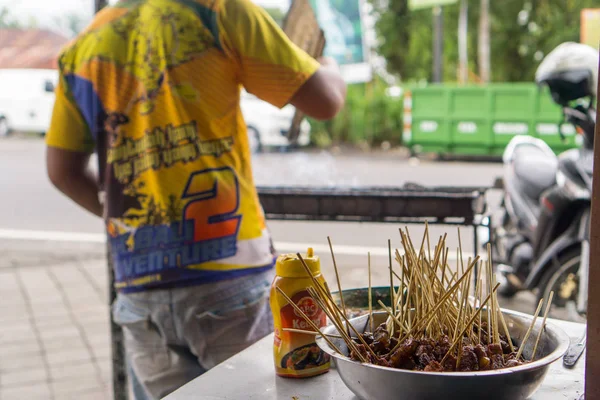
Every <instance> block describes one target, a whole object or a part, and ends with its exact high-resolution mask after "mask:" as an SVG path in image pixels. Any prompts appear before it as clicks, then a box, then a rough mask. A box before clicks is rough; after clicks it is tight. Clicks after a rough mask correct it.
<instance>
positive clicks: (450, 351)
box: [280, 225, 552, 371]
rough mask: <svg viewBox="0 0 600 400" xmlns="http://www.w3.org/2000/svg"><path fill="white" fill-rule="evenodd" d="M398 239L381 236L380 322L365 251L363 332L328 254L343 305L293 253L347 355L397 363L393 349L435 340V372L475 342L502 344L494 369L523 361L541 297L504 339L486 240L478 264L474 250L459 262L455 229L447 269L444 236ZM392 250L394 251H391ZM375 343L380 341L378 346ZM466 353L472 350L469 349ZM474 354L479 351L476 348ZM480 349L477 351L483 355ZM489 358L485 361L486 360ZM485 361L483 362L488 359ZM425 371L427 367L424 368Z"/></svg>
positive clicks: (455, 363)
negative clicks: (518, 336) (384, 264)
mask: <svg viewBox="0 0 600 400" xmlns="http://www.w3.org/2000/svg"><path fill="white" fill-rule="evenodd" d="M328 239H329V238H328ZM400 239H401V244H402V249H403V252H402V253H401V252H400V251H399V250H395V252H392V246H391V241H388V248H389V266H388V268H389V276H390V298H391V303H390V306H386V305H385V304H383V303H382V302H381V301H379V305H380V306H381V308H382V309H383V310H384V311H385V313H386V314H387V319H386V321H385V323H383V324H381V325H380V326H379V327H375V326H374V322H373V314H372V312H373V311H372V304H371V298H372V296H371V262H370V255H369V264H368V268H369V269H368V272H369V322H368V325H367V326H368V328H370V332H369V333H364V332H358V331H357V330H356V329H355V328H354V327H353V326H352V324H350V323H349V321H348V317H347V314H346V309H345V308H346V307H345V304H344V300H343V294H342V290H341V284H340V279H339V275H338V268H337V265H336V264H335V257H333V259H334V266H335V273H336V278H337V279H336V281H337V282H336V283H337V285H338V290H339V295H340V303H341V305H342V308H340V307H338V305H337V304H336V302H335V301H334V299H333V297H332V295H331V292H330V291H329V288H328V287H327V284H324V285H322V284H321V283H319V282H318V281H317V280H316V279H315V278H314V277H313V276H312V274H311V272H310V269H309V268H308V266H307V265H306V264H305V263H304V260H303V259H302V256H301V255H300V254H298V257H299V259H300V260H301V262H302V264H303V265H304V267H305V269H306V272H307V274H308V276H310V277H311V278H312V283H313V287H310V288H308V289H307V290H308V291H309V293H310V295H311V296H312V297H313V298H314V300H315V301H316V303H317V304H318V305H319V307H321V308H322V309H323V311H324V312H325V314H327V317H328V318H329V320H330V321H331V323H332V324H334V325H335V327H336V328H337V331H338V333H339V336H340V337H341V338H342V339H343V340H344V342H345V344H346V345H347V347H348V349H349V351H350V355H351V357H352V358H354V359H356V360H358V361H360V362H363V363H375V364H378V365H385V366H394V367H397V368H402V367H398V365H391V364H390V363H391V362H392V360H393V359H395V358H394V356H395V355H397V354H398V353H402V352H403V351H405V349H404V348H405V347H406V346H407V343H410V346H413V351H414V347H415V345H414V343H418V344H419V345H421V344H428V345H430V346H434V345H435V343H444V345H443V346H442V347H441V349H442V350H441V351H443V354H441V355H440V354H439V351H438V350H436V351H438V357H437V360H433V359H432V360H433V361H434V362H433V363H432V364H431V365H433V366H434V367H432V368H438V367H436V366H439V368H441V369H439V370H449V368H448V363H449V362H450V363H451V364H452V366H451V368H452V370H456V371H459V370H465V369H461V368H462V367H461V366H462V365H463V364H464V362H463V364H461V359H462V358H463V356H464V357H466V358H468V357H471V358H472V357H473V356H472V354H468V353H469V349H475V346H479V347H478V348H484V347H483V346H486V347H485V348H486V349H487V348H490V346H495V347H494V348H495V349H504V351H503V352H502V350H500V356H501V358H502V354H503V353H504V355H506V356H504V363H505V362H506V360H507V359H508V358H507V356H508V355H511V356H510V359H511V360H512V364H510V363H509V364H508V365H504V364H503V361H500V362H499V363H498V362H497V363H496V367H495V368H501V367H499V366H498V365H503V366H502V367H505V366H516V365H517V364H516V363H523V362H524V361H525V360H523V359H522V351H523V345H524V344H525V343H526V342H527V340H528V339H529V336H530V334H531V332H532V329H533V327H534V324H535V322H536V319H537V317H538V315H539V313H540V311H541V306H542V303H541V302H540V305H539V307H538V310H537V313H536V315H535V317H534V319H533V322H532V324H531V326H530V327H529V330H528V332H527V334H526V335H525V337H524V339H523V342H522V343H521V346H520V348H517V347H516V345H515V344H514V343H513V341H512V339H511V336H510V332H509V330H508V326H507V324H506V321H505V320H504V316H503V314H502V312H501V311H500V307H499V304H498V298H497V295H496V291H497V289H498V287H499V284H498V283H496V281H495V277H494V274H493V272H492V262H491V247H490V246H489V245H488V254H487V262H485V263H484V262H483V261H482V260H480V258H479V256H476V257H475V258H474V259H468V260H466V262H465V260H464V259H463V257H462V244H461V241H460V231H459V248H458V249H457V250H456V251H457V257H456V258H457V265H456V266H455V268H454V270H455V271H456V272H452V268H451V267H450V265H448V257H449V254H450V250H449V249H448V247H447V246H446V235H444V236H442V237H440V238H439V240H438V242H437V244H436V245H435V247H434V248H433V251H432V249H431V246H430V240H429V228H428V226H427V225H426V227H425V234H424V236H423V238H422V240H421V243H420V244H419V246H418V247H415V246H414V244H413V241H412V239H411V237H410V234H409V232H408V229H406V230H405V231H403V230H400ZM329 245H330V249H331V252H332V256H333V246H332V245H331V240H329ZM393 253H394V257H392V255H393ZM393 259H395V265H394V264H393V263H392V260H393ZM475 271H478V272H479V273H478V274H477V275H475V276H477V281H476V282H474V283H473V281H474V279H473V275H474V272H475ZM395 281H397V282H395ZM395 287H398V290H395ZM280 293H281V294H282V295H284V297H286V299H287V300H288V302H289V303H290V304H292V306H294V304H293V302H292V301H291V299H289V298H288V297H287V296H285V293H283V292H281V291H280ZM551 301H552V299H551V298H550V301H549V302H548V306H547V307H546V310H545V315H544V322H543V324H544V325H545V322H546V317H547V314H548V311H549V309H550V304H551ZM296 311H298V312H300V313H301V315H302V316H303V317H304V318H305V319H306V320H307V322H309V323H310V321H309V318H308V317H307V316H306V315H304V314H303V313H302V312H301V310H300V309H299V308H297V310H296ZM313 329H314V330H315V333H319V334H321V335H322V336H323V338H324V339H325V340H326V341H327V342H328V343H329V345H330V346H331V347H332V348H333V349H334V350H336V351H337V352H338V353H340V354H342V352H341V351H340V349H339V348H338V347H337V346H335V345H334V344H333V343H332V342H331V340H330V339H329V338H328V337H327V336H325V335H323V334H322V333H321V332H320V330H319V329H317V327H316V326H313ZM542 331H543V327H542V328H541V329H540V331H539V334H538V336H537V339H536V341H535V343H536V345H535V348H534V352H533V357H535V352H536V349H537V343H538V342H539V338H540V335H541V332H542ZM330 337H331V336H330ZM381 342H384V345H383V346H382V345H381ZM378 343H379V344H378ZM469 346H471V347H469ZM436 349H437V347H436ZM486 351H487V350H486ZM464 352H467V353H464ZM470 352H471V353H475V351H470ZM492 352H493V351H492ZM463 353H464V354H463ZM480 353H481V351H479V353H478V354H480ZM486 355H487V354H484V355H483V356H481V357H484V358H485V356H486ZM481 357H480V364H481ZM396 358H397V357H396ZM488 361H490V360H489V359H488ZM428 362H429V361H428ZM465 362H466V360H465ZM486 363H487V361H486ZM389 364H390V365H389ZM485 365H486V367H487V364H485ZM407 368H408V367H407ZM428 368H430V367H428ZM477 368H479V367H477ZM495 368H493V369H495ZM425 370H426V371H427V370H428V369H427V368H425ZM429 370H432V369H429ZM433 370H435V369H433Z"/></svg>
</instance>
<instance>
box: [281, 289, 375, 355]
mask: <svg viewBox="0 0 600 400" xmlns="http://www.w3.org/2000/svg"><path fill="white" fill-rule="evenodd" d="M276 289H277V291H278V292H279V294H281V295H282V296H283V297H284V298H285V300H286V301H287V302H288V303H289V304H290V305H291V306H292V307H293V308H294V310H296V312H297V313H299V314H300V316H301V317H302V318H304V320H305V321H306V323H308V324H309V325H310V327H311V328H313V329H314V330H315V331H317V332H319V333H320V334H321V336H323V339H325V341H326V342H327V344H328V345H330V346H331V348H332V349H334V350H335V351H337V352H338V353H339V354H342V352H341V350H340V349H339V348H338V347H337V346H336V345H335V344H333V342H332V341H331V340H329V338H328V337H327V336H326V335H324V334H323V332H321V329H319V327H318V326H317V325H316V324H315V323H314V322H312V320H311V319H310V318H308V316H307V315H306V314H304V311H302V310H301V309H300V307H298V306H297V305H296V303H294V301H293V300H292V299H290V298H289V297H288V295H287V294H285V292H284V291H283V290H281V288H280V287H276ZM357 354H358V353H357ZM365 361H366V360H365Z"/></svg>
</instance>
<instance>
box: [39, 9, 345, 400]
mask: <svg viewBox="0 0 600 400" xmlns="http://www.w3.org/2000/svg"><path fill="white" fill-rule="evenodd" d="M59 66H60V82H59V85H58V87H57V90H56V104H55V107H54V113H53V117H52V123H51V127H50V129H49V131H48V133H47V136H46V140H47V169H48V175H49V177H50V180H51V181H52V183H53V184H54V185H55V186H56V187H57V188H58V189H59V190H61V191H62V192H63V193H64V194H65V195H66V196H68V197H69V198H71V199H72V200H73V201H74V202H76V203H77V204H78V205H80V206H81V207H84V208H85V209H87V210H88V211H90V212H92V213H93V214H95V215H97V216H99V217H103V218H104V220H105V222H106V229H107V232H108V236H109V240H110V245H111V249H112V254H113V258H114V260H113V261H114V268H115V271H114V272H115V285H116V288H117V290H118V297H117V300H116V301H115V304H114V305H113V315H114V319H115V321H116V322H117V323H119V324H120V325H121V326H122V327H123V330H124V334H125V343H126V351H127V356H128V359H129V360H130V362H131V366H132V368H133V370H134V372H135V375H136V377H137V378H138V379H139V381H140V382H141V384H142V386H143V388H144V390H145V391H146V392H147V395H148V396H150V397H152V398H160V397H162V396H164V395H166V394H168V393H170V392H172V391H173V390H175V389H176V388H178V387H179V386H181V385H182V384H184V383H186V382H187V381H189V380H190V379H192V378H194V377H196V376H198V375H199V374H201V373H202V372H204V371H206V370H207V369H209V368H212V367H213V366H214V365H216V364H218V363H220V362H221V361H223V360H225V359H226V358H228V357H230V356H231V355H233V354H235V353H236V352H238V351H240V350H242V349H244V348H245V347H247V346H249V345H250V344H252V343H254V342H255V341H257V340H258V339H260V338H261V337H263V336H265V335H266V334H268V333H269V332H270V331H271V326H272V320H271V315H270V312H269V308H268V302H267V296H268V289H269V285H270V282H271V279H272V270H273V264H274V251H273V249H272V246H271V238H270V236H269V233H268V230H267V229H266V224H265V218H264V215H263V211H262V207H261V205H260V203H259V200H258V196H257V193H256V189H255V186H254V182H253V177H252V169H251V163H250V151H249V148H248V137H247V133H246V125H245V123H244V120H243V117H242V113H241V111H240V106H239V101H240V89H241V88H242V87H244V88H245V89H246V90H247V91H248V92H250V93H253V94H254V95H256V96H258V97H259V98H261V99H263V100H265V101H267V102H269V103H271V104H273V105H275V106H278V107H283V106H285V105H286V104H292V105H294V106H295V107H297V108H298V109H300V110H301V111H303V112H305V113H306V114H307V115H309V116H311V117H313V118H316V119H329V118H332V117H333V116H334V115H335V114H336V113H337V112H338V111H339V110H340V109H341V108H342V107H343V104H344V99H345V94H346V87H345V84H344V82H343V80H342V79H341V77H340V74H339V71H338V69H337V66H336V65H335V63H333V62H322V63H321V64H320V63H318V62H317V61H315V60H314V59H312V58H311V57H309V56H308V55H307V54H306V53H304V52H303V51H301V50H300V49H299V48H297V47H296V46H295V45H294V44H292V43H291V42H290V41H289V40H288V38H287V37H286V36H285V35H284V33H283V32H282V31H281V30H280V29H279V27H278V26H277V25H276V24H275V23H274V22H273V21H272V19H271V18H270V17H269V16H268V15H267V14H266V13H265V12H264V11H263V10H262V9H261V8H259V7H257V6H256V5H254V4H253V3H251V2H250V0H122V1H121V2H119V3H118V4H117V5H116V6H114V7H109V8H106V9H104V10H103V11H101V12H100V13H98V15H97V16H96V17H95V19H94V21H93V22H92V24H91V25H90V26H89V27H88V28H87V29H86V30H85V31H84V32H83V33H82V34H81V35H79V37H77V38H76V39H75V40H74V41H73V42H72V43H71V44H69V45H68V46H67V47H66V49H65V50H64V51H63V52H62V53H61V55H60V59H59ZM93 152H96V153H97V154H98V161H99V176H98V177H96V176H93V174H92V173H91V172H89V171H88V169H87V165H88V160H89V155H90V154H91V153H93ZM99 194H101V195H100V196H99Z"/></svg>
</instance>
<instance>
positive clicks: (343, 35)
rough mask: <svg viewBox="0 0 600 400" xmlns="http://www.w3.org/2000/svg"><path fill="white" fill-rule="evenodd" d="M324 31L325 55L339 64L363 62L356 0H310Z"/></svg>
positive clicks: (361, 34)
mask: <svg viewBox="0 0 600 400" xmlns="http://www.w3.org/2000/svg"><path fill="white" fill-rule="evenodd" d="M310 3H311V6H312V8H313V10H314V11H315V15H316V16H317V20H318V21H319V25H320V26H321V28H322V29H323V31H324V32H325V39H326V40H327V42H326V45H325V55H326V56H328V57H332V58H335V60H336V61H337V62H338V63H339V64H340V65H346V64H361V63H364V62H365V61H366V57H365V46H364V42H363V26H362V19H361V12H360V5H361V2H360V1H359V0H310Z"/></svg>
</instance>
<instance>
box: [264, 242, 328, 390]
mask: <svg viewBox="0 0 600 400" xmlns="http://www.w3.org/2000/svg"><path fill="white" fill-rule="evenodd" d="M302 258H303V259H304V261H305V262H306V265H307V266H308V267H309V268H310V270H311V272H312V274H313V276H314V277H315V278H316V279H317V281H319V282H320V283H324V282H325V279H324V278H323V275H321V261H320V260H319V257H318V256H315V255H314V254H313V249H312V248H309V249H308V252H307V254H306V255H303V256H302ZM275 273H276V276H275V279H274V280H273V284H272V285H271V299H270V302H271V311H272V312H273V323H274V327H275V340H274V343H273V358H274V361H275V372H276V373H277V375H279V376H284V377H288V378H307V377H310V376H315V375H320V374H323V373H325V372H327V371H329V365H330V358H329V355H328V354H327V353H325V352H323V351H322V350H321V349H320V348H319V346H317V344H316V343H315V335H312V334H306V333H296V332H289V331H285V330H284V328H292V329H299V330H305V331H314V329H313V328H312V327H311V326H310V325H309V324H308V322H306V320H305V319H304V318H303V317H302V315H301V314H300V313H298V312H297V311H296V310H295V309H294V308H293V307H292V306H291V305H290V304H289V303H288V302H287V300H286V299H285V297H283V296H282V295H281V293H279V292H278V291H277V289H276V288H280V289H281V290H282V291H283V292H284V293H285V294H286V295H287V296H288V297H289V298H290V299H292V300H293V301H294V303H296V305H297V306H298V307H299V308H300V309H301V310H302V311H303V312H304V314H306V316H307V317H309V318H310V319H311V320H312V321H313V322H314V324H315V325H316V326H318V327H319V328H322V327H325V325H326V324H327V316H326V314H325V313H324V312H323V310H321V308H320V307H319V306H318V305H317V303H316V302H315V301H314V299H313V298H312V297H311V296H310V294H309V293H308V291H307V290H306V288H308V287H312V286H313V282H312V280H311V279H310V277H309V276H308V274H307V272H306V269H305V268H304V266H303V265H302V262H301V261H300V259H299V258H298V257H297V256H296V255H295V254H284V255H280V256H279V257H278V258H277V264H276V266H275Z"/></svg>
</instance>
